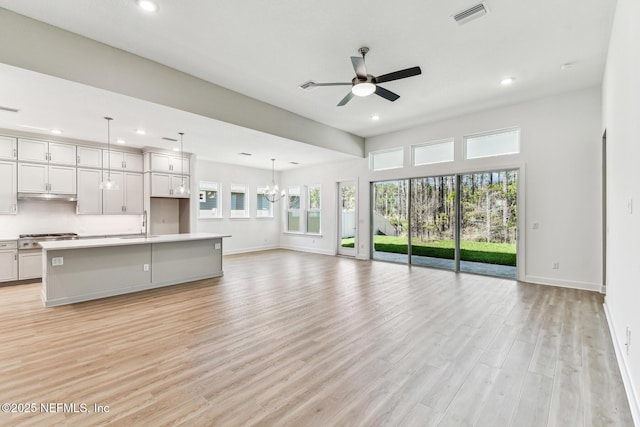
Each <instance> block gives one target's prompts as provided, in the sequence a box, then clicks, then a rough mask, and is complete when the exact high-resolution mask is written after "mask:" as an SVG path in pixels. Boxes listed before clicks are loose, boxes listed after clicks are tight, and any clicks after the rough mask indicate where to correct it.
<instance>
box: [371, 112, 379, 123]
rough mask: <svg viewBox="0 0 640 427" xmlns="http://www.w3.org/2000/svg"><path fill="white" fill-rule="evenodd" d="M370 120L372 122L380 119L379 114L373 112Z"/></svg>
mask: <svg viewBox="0 0 640 427" xmlns="http://www.w3.org/2000/svg"><path fill="white" fill-rule="evenodd" d="M371 120H373V121H374V122H375V121H377V120H380V116H379V115H377V114H374V115H373V116H371Z"/></svg>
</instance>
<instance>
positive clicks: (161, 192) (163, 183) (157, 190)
mask: <svg viewBox="0 0 640 427" xmlns="http://www.w3.org/2000/svg"><path fill="white" fill-rule="evenodd" d="M183 182H184V186H185V188H189V185H190V184H189V177H188V176H184V175H172V174H168V173H158V172H153V173H152V174H151V197H175V198H189V197H190V194H188V193H183V194H181V193H179V192H177V191H176V189H177V188H178V187H179V186H180V185H181V184H182V183H183Z"/></svg>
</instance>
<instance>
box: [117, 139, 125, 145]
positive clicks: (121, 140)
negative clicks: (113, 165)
mask: <svg viewBox="0 0 640 427" xmlns="http://www.w3.org/2000/svg"><path fill="white" fill-rule="evenodd" d="M116 142H117V143H118V144H124V143H125V140H124V139H122V138H118V139H116Z"/></svg>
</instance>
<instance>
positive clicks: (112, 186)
mask: <svg viewBox="0 0 640 427" xmlns="http://www.w3.org/2000/svg"><path fill="white" fill-rule="evenodd" d="M104 119H105V120H106V121H107V165H108V166H107V179H106V180H105V179H104V167H103V168H102V181H101V182H100V189H101V190H119V189H120V185H118V183H117V182H116V181H113V180H112V179H111V126H110V125H111V120H113V119H112V118H111V117H105V118H104Z"/></svg>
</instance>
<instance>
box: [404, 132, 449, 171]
mask: <svg viewBox="0 0 640 427" xmlns="http://www.w3.org/2000/svg"><path fill="white" fill-rule="evenodd" d="M453 150H454V143H453V138H449V139H444V140H440V141H433V142H427V143H426V144H420V145H413V146H411V159H412V160H411V162H412V164H413V166H421V165H431V164H434V163H444V162H452V161H453V156H454V154H453V153H454V151H453Z"/></svg>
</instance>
